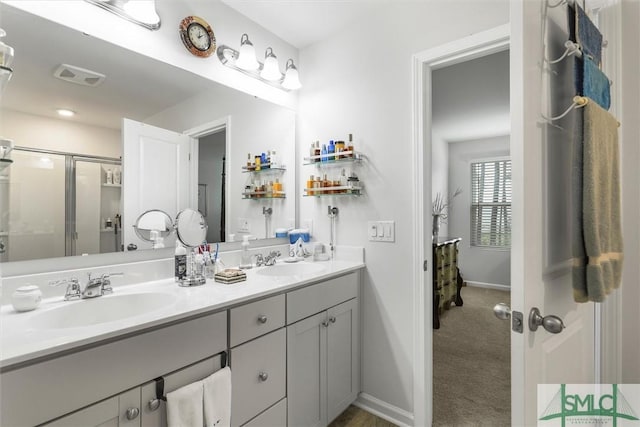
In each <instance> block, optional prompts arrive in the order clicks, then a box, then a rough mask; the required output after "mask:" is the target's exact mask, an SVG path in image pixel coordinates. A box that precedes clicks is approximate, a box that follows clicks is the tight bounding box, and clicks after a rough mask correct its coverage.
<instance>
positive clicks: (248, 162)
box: [247, 153, 253, 171]
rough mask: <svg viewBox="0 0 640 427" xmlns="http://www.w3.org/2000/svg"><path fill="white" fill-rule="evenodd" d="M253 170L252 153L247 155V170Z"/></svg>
mask: <svg viewBox="0 0 640 427" xmlns="http://www.w3.org/2000/svg"><path fill="white" fill-rule="evenodd" d="M251 169H253V163H252V162H251V153H249V154H247V170H248V171H250V170H251Z"/></svg>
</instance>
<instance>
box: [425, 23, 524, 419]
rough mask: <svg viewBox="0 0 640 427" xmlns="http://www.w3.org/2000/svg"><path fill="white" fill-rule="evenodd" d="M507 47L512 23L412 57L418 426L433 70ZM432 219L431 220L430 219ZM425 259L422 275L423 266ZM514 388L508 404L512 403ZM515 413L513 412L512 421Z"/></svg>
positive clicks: (429, 389)
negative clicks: (510, 401)
mask: <svg viewBox="0 0 640 427" xmlns="http://www.w3.org/2000/svg"><path fill="white" fill-rule="evenodd" d="M509 45H510V25H509V24H505V25H501V26H498V27H495V28H492V29H490V30H487V31H483V32H480V33H476V34H473V35H471V36H468V37H465V38H462V39H458V40H454V41H452V42H449V43H447V44H444V45H440V46H437V47H435V48H432V49H427V50H425V51H422V52H419V53H417V54H414V55H413V57H412V98H413V99H412V100H413V105H412V127H413V129H412V140H413V142H412V154H413V159H414V163H413V178H414V179H413V182H414V185H413V196H414V197H413V200H414V202H413V229H414V230H415V233H414V240H413V253H414V257H413V267H412V271H413V301H414V313H415V316H414V318H415V323H414V337H413V343H414V345H413V351H414V354H413V356H414V366H413V378H414V382H413V417H414V419H413V421H414V425H416V426H422V425H423V426H426V425H431V424H432V417H433V399H432V398H433V329H432V327H431V321H432V320H431V319H432V318H433V293H432V292H426V290H428V289H432V286H433V283H432V282H433V280H432V274H431V270H430V269H431V268H432V266H431V260H432V248H431V245H430V244H426V240H427V238H426V236H427V234H425V233H430V227H427V226H426V224H427V220H429V219H430V218H431V214H430V213H431V205H432V202H431V200H432V196H431V116H432V107H431V73H432V71H433V70H436V69H438V68H442V67H446V66H449V65H454V64H457V63H460V62H465V61H469V60H472V59H476V58H480V57H483V56H486V55H490V54H492V53H496V52H500V51H504V50H506V49H508V48H509ZM429 223H430V222H429ZM427 260H428V266H429V267H428V270H427V272H426V274H425V271H424V269H423V264H424V262H425V261H427ZM513 399H514V396H513V387H512V402H513ZM513 419H514V415H513V413H512V420H513Z"/></svg>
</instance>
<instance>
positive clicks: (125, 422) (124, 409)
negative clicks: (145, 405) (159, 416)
mask: <svg viewBox="0 0 640 427" xmlns="http://www.w3.org/2000/svg"><path fill="white" fill-rule="evenodd" d="M139 405H140V388H134V389H132V390H129V391H126V392H124V393H121V394H120V395H118V396H113V397H111V398H109V399H106V400H103V401H102V402H98V403H96V404H93V405H91V406H88V407H86V408H84V409H81V410H79V411H77V412H74V413H73V414H71V415H67V416H65V417H62V418H59V419H57V420H55V421H53V422H50V423H47V424H45V425H44V426H46V427H78V426H83V427H139V426H140V406H139Z"/></svg>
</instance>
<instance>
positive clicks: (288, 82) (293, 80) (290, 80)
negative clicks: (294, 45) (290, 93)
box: [282, 59, 302, 90]
mask: <svg viewBox="0 0 640 427" xmlns="http://www.w3.org/2000/svg"><path fill="white" fill-rule="evenodd" d="M282 87H283V88H285V89H289V90H297V89H300V88H301V87H302V84H300V77H299V76H298V69H297V68H296V66H295V64H294V63H293V59H289V60H288V61H287V67H286V71H285V73H284V80H283V81H282Z"/></svg>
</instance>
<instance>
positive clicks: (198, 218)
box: [176, 209, 207, 248]
mask: <svg viewBox="0 0 640 427" xmlns="http://www.w3.org/2000/svg"><path fill="white" fill-rule="evenodd" d="M176 232H177V234H178V240H180V243H182V244H183V245H185V246H186V247H188V248H195V247H198V246H200V245H201V244H202V243H203V242H204V239H205V237H206V236H207V223H206V221H205V220H204V217H203V216H202V214H201V213H200V212H198V211H197V210H194V209H185V210H183V211H180V213H179V214H178V216H177V217H176Z"/></svg>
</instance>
